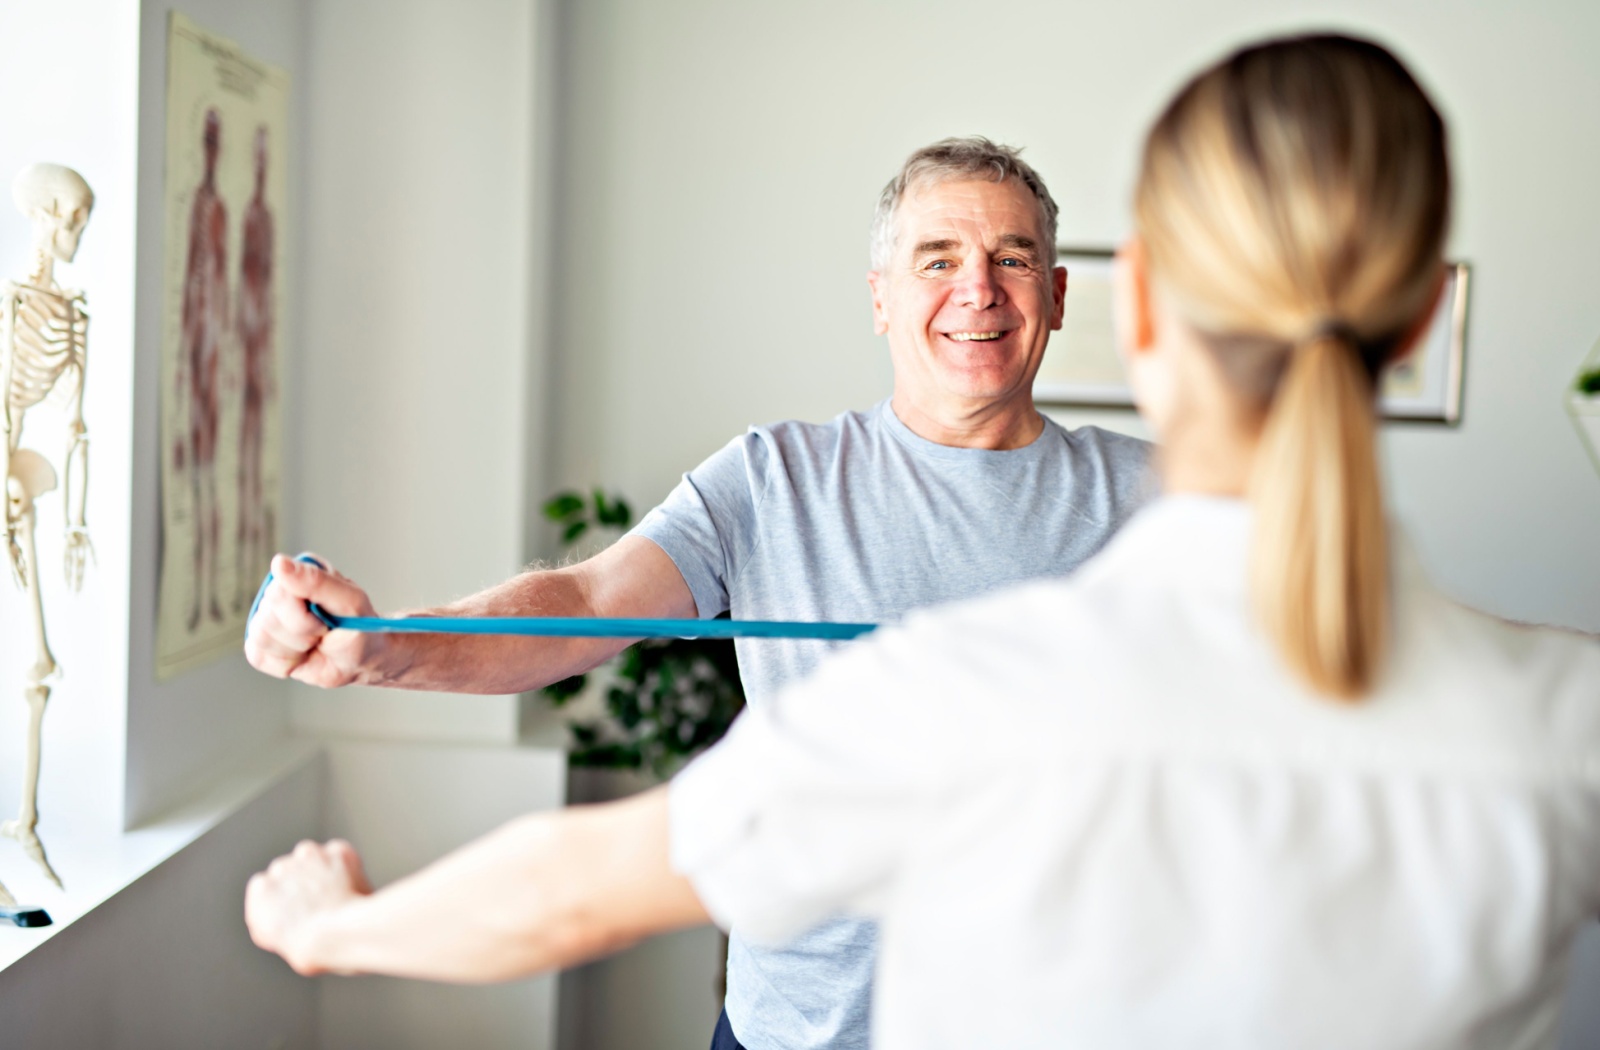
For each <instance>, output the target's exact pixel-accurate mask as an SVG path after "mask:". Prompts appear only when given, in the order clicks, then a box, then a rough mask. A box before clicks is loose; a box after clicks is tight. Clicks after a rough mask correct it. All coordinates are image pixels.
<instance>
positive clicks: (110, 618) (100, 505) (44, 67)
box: [0, 0, 138, 893]
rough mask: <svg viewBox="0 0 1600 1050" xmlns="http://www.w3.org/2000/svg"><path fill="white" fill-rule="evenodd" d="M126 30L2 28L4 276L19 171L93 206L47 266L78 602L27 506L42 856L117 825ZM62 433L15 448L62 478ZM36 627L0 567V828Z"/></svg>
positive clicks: (56, 520)
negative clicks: (73, 395) (85, 565)
mask: <svg viewBox="0 0 1600 1050" xmlns="http://www.w3.org/2000/svg"><path fill="white" fill-rule="evenodd" d="M137 26H138V13H137V11H136V10H133V9H130V8H129V7H128V5H126V4H119V3H113V2H110V0H62V2H60V3H52V4H48V5H38V4H34V5H23V4H13V5H10V6H8V7H7V8H6V11H5V17H4V19H3V28H0V49H3V50H0V54H3V60H0V98H5V99H9V100H12V104H11V105H10V106H9V107H8V108H7V109H6V111H5V113H4V116H0V185H3V187H4V190H3V192H0V279H7V280H19V281H20V280H24V279H26V277H27V270H28V266H29V263H30V261H31V253H30V251H29V248H30V245H31V241H32V231H31V228H30V225H29V223H28V222H27V220H26V219H24V218H23V217H22V215H21V214H20V213H18V212H17V211H16V210H15V208H14V207H13V206H12V202H11V193H10V185H11V180H12V178H13V177H14V176H15V175H16V173H17V172H18V171H19V170H20V169H21V168H22V167H23V166H24V165H25V164H28V163H31V162H34V161H52V162H56V163H61V164H66V165H68V166H70V167H72V168H75V169H77V171H79V172H80V173H81V174H82V175H83V177H84V178H85V179H87V180H88V182H89V185H90V186H91V187H92V188H93V190H94V191H95V198H96V199H95V210H94V214H93V217H92V219H91V220H90V223H89V226H88V228H87V230H86V231H85V232H84V236H83V240H82V243H81V246H80V248H79V252H78V258H77V261H76V262H74V263H71V264H68V265H59V264H58V266H57V270H56V276H57V280H58V281H60V282H61V283H62V284H63V285H64V286H66V287H75V288H81V289H84V290H86V291H87V293H88V297H89V298H88V307H89V312H90V316H91V325H90V332H89V335H90V346H89V353H90V365H89V383H88V386H87V387H86V395H87V396H86V404H85V408H84V415H85V418H86V420H87V421H88V425H89V436H90V440H91V446H90V448H91V466H92V470H93V473H92V475H91V478H92V481H93V486H92V488H91V490H90V493H89V505H88V510H89V526H90V534H91V537H92V538H93V541H94V544H95V551H96V564H95V565H94V566H92V567H91V569H90V571H89V573H88V576H87V579H86V580H85V582H84V588H83V591H82V592H81V593H78V594H73V593H71V592H70V591H69V590H68V588H67V587H66V585H65V583H64V582H63V579H62V573H61V569H60V566H61V532H62V528H63V526H64V524H65V521H64V509H63V502H62V497H61V493H60V491H59V490H58V491H57V492H55V493H52V494H50V495H48V496H46V497H44V498H43V499H42V500H41V501H40V503H39V507H38V520H39V533H40V537H39V539H40V550H39V562H40V565H41V566H42V567H43V570H44V571H43V572H42V573H41V575H40V582H41V586H42V589H43V593H44V606H45V620H46V624H47V626H48V629H49V632H50V643H51V647H52V649H53V650H54V651H55V655H56V660H57V662H58V663H59V664H60V665H61V667H62V669H63V670H62V677H61V678H60V679H59V680H58V681H57V682H56V683H54V692H53V695H52V697H51V700H50V705H49V707H48V709H47V713H46V716H45V720H44V732H43V740H44V765H43V769H42V771H41V782H40V798H39V802H40V812H41V814H42V820H43V823H42V824H41V834H42V835H43V836H44V838H45V842H46V844H47V846H48V844H49V843H50V841H51V839H52V836H57V841H59V835H60V834H61V833H62V831H63V830H64V829H67V828H73V827H74V825H76V828H77V829H80V830H88V827H89V826H92V828H93V832H92V833H94V834H114V833H115V832H116V831H117V830H119V829H120V827H121V821H122V812H121V806H122V770H123V761H122V749H123V725H124V723H123V713H122V710H123V709H122V700H123V694H124V690H125V686H126V681H127V667H128V664H127V654H126V652H125V647H124V645H123V639H124V638H125V637H126V636H127V633H128V492H129V489H130V488H131V486H132V481H131V467H132V464H131V457H130V455H129V447H128V446H129V435H130V434H131V432H132V404H131V399H130V397H129V394H128V391H129V389H130V387H131V385H132V376H133V371H134V353H133V313H134V298H133V267H134V226H135V204H136V202H135V196H134V185H133V176H134V155H135V134H136V130H137V129H136V119H137V111H136V102H135V98H134V90H133V89H134V84H135V78H136V76H137V69H138V54H137V52H136V50H135V48H134V44H133V42H134V40H135V37H136V33H137ZM23 100H31V101H32V102H33V104H31V105H28V104H22V103H23ZM47 100H48V105H46V101H47ZM64 422H65V420H64V419H63V417H62V414H61V413H60V412H59V411H57V410H55V408H54V406H52V405H49V404H46V405H43V406H40V407H38V408H36V409H34V410H32V411H30V412H29V414H28V417H27V420H26V428H25V430H24V439H25V444H26V445H28V446H32V447H34V448H37V449H38V450H39V451H40V452H42V453H44V454H45V455H46V456H47V457H48V458H49V459H50V460H51V462H53V463H54V464H55V465H56V467H57V469H58V472H59V470H60V467H61V457H62V453H63V451H64V450H65V448H66V440H65V431H64V429H63V426H64ZM0 560H4V559H3V556H0ZM32 630H33V628H32V615H31V611H30V610H29V609H28V606H27V604H26V602H25V599H24V596H23V592H22V591H21V590H20V589H19V588H16V587H14V586H12V580H11V571H10V568H9V566H6V567H5V568H3V569H0V639H4V641H3V642H0V814H4V815H5V816H8V817H9V816H11V815H12V814H13V813H15V812H16V809H17V804H18V801H19V799H20V796H21V788H22V762H23V754H24V740H25V735H26V732H25V731H26V728H27V724H28V722H27V719H28V715H27V705H26V704H25V703H24V702H23V699H22V684H23V680H24V675H25V672H26V670H27V668H28V666H29V665H30V664H31V663H32V662H33V656H34V650H33V645H32V637H33V635H32ZM0 847H3V848H0V880H4V881H6V882H7V883H8V884H16V885H17V886H18V889H19V891H27V892H31V887H29V886H27V884H28V882H29V881H31V876H32V865H31V863H30V862H29V861H27V860H26V859H25V858H24V857H23V856H22V853H21V851H20V850H19V849H17V847H16V845H15V844H14V843H11V842H9V841H7V842H0ZM67 876H68V877H70V873H67ZM39 884H40V885H41V886H42V885H43V883H42V880H39ZM24 887H27V889H26V890H24ZM50 892H51V893H53V892H54V891H53V890H51V891H50Z"/></svg>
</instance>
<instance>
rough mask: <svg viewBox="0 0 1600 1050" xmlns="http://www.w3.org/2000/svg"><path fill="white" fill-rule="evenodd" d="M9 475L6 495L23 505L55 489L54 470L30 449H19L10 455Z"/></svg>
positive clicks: (48, 462) (46, 461)
mask: <svg viewBox="0 0 1600 1050" xmlns="http://www.w3.org/2000/svg"><path fill="white" fill-rule="evenodd" d="M10 474H11V476H10V477H9V478H7V479H6V494H7V495H8V496H10V497H11V499H13V500H15V501H17V502H19V503H22V504H24V505H28V504H31V503H32V502H33V501H34V500H36V499H38V498H39V497H40V496H43V495H44V494H45V493H46V492H49V491H51V490H52V489H54V488H55V487H56V468H54V467H52V466H51V465H50V461H49V460H47V459H45V458H44V457H43V456H41V455H39V453H37V452H35V451H33V449H31V448H19V449H17V450H16V451H15V452H13V453H11V471H10Z"/></svg>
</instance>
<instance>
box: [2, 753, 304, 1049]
mask: <svg viewBox="0 0 1600 1050" xmlns="http://www.w3.org/2000/svg"><path fill="white" fill-rule="evenodd" d="M321 785H322V763H321V762H320V761H312V762H309V763H304V764H301V765H300V766H299V767H298V768H297V770H296V771H295V772H294V773H293V774H291V775H289V776H287V777H285V778H283V779H282V780H280V781H279V782H278V783H277V784H276V785H275V786H274V787H272V788H271V789H270V790H267V791H266V792H264V793H262V794H261V795H260V796H259V797H257V798H255V799H254V800H253V801H252V802H250V803H249V804H247V805H246V806H244V807H243V808H242V809H240V810H239V811H238V812H236V813H234V814H232V816H231V817H230V818H229V819H228V820H227V821H225V822H224V823H222V824H221V825H219V826H217V827H215V828H213V829H212V830H211V831H210V832H208V833H206V834H205V835H204V836H202V837H201V838H200V839H199V840H198V841H197V842H195V843H194V844H193V845H191V846H190V847H189V848H188V849H186V850H184V851H183V852H181V853H179V854H178V855H177V856H174V857H172V858H171V859H169V860H168V861H166V862H165V863H164V864H161V865H160V866H159V867H157V868H155V869H154V870H153V871H151V872H149V873H148V874H147V875H145V876H144V877H143V878H142V879H140V880H139V881H137V882H135V883H134V884H133V885H131V886H129V887H128V888H127V889H125V890H123V891H122V892H121V893H120V894H118V895H117V896H116V897H114V898H113V899H112V900H110V901H108V902H107V903H105V904H103V905H101V906H100V907H99V908H97V909H96V910H95V911H93V912H91V913H90V914H88V915H86V916H84V917H82V918H80V919H78V920H77V921H76V922H74V923H73V924H72V925H71V926H68V927H66V928H64V929H62V930H61V931H60V932H59V933H57V934H56V935H55V936H54V937H53V938H52V939H51V940H49V941H48V942H46V943H45V944H43V945H42V946H40V947H39V948H38V949H36V950H35V951H34V953H33V954H31V955H29V956H28V957H27V958H25V959H24V960H22V961H21V962H20V963H18V964H16V965H14V966H12V967H10V968H9V969H7V970H6V971H5V972H4V974H0V1018H3V1020H0V1033H3V1035H0V1042H3V1043H4V1045H6V1046H8V1047H27V1048H28V1050H58V1048H59V1050H86V1048H89V1047H93V1048H96V1050H189V1048H194V1050H209V1048H212V1047H230V1048H238V1050H314V1048H315V1047H317V1046H319V1045H321V1044H320V1043H319V1042H318V1040H317V1037H316V1031H315V1029H316V1020H317V1013H316V1005H317V1003H316V997H317V985H316V984H315V983H314V982H312V981H307V980H305V979H303V978H300V977H296V976H295V975H294V974H293V973H292V972H291V971H290V970H289V968H288V967H287V966H285V965H284V964H283V962H282V961H281V960H279V959H277V958H274V957H273V956H270V955H268V954H266V953H265V952H262V951H260V950H258V949H257V948H255V947H254V946H253V945H252V944H251V943H250V938H249V935H248V934H247V933H246V932H245V928H244V923H243V921H242V918H241V914H242V900H243V887H244V884H245V881H246V880H247V879H248V878H249V877H250V875H251V874H253V873H254V872H257V871H260V870H261V868H262V867H263V866H264V865H265V864H266V863H267V862H268V861H270V860H271V859H272V858H273V857H275V856H278V855H279V854H281V853H284V852H286V851H288V850H290V849H292V848H293V847H294V844H295V842H296V841H297V840H298V839H300V838H303V837H304V836H305V835H306V833H307V831H308V830H309V829H312V828H314V827H315V826H316V821H317V817H318V808H319V799H320V796H321V793H322V792H321ZM30 932H31V931H24V930H13V929H11V928H10V927H7V928H6V929H5V930H4V931H0V933H4V935H5V936H7V937H22V936H28V935H29V934H30Z"/></svg>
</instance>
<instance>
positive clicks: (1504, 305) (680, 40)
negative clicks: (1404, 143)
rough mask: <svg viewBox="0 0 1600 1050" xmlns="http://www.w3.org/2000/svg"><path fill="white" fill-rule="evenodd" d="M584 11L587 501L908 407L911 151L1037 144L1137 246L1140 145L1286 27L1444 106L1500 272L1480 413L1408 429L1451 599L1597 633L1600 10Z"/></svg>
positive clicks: (576, 177)
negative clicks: (1210, 73)
mask: <svg viewBox="0 0 1600 1050" xmlns="http://www.w3.org/2000/svg"><path fill="white" fill-rule="evenodd" d="M570 17H571V19H572V28H571V33H570V37H569V40H570V45H569V53H568V62H567V68H568V69H569V70H570V74H569V76H568V78H567V86H568V94H567V96H566V100H567V103H566V104H567V108H566V125H565V126H566V128H567V138H566V141H565V143H564V145H565V150H564V156H565V161H566V168H565V171H566V174H565V179H566V186H567V192H566V195H565V197H564V199H563V205H564V207H563V214H564V217H565V220H564V225H563V227H562V240H561V242H560V248H559V251H558V258H559V259H560V260H561V268H560V271H559V274H558V286H557V287H558V292H559V294H558V296H557V303H558V308H559V309H560V311H561V313H560V317H559V331H560V338H559V339H558V342H557V345H558V346H559V358H558V360H557V362H556V368H557V370H558V376H559V378H558V381H557V387H556V388H557V389H558V390H559V391H560V397H559V399H557V401H556V402H555V404H554V406H553V407H554V411H555V413H556V421H557V426H558V433H559V435H560V443H559V457H558V461H557V471H558V474H559V477H560V480H562V481H566V482H580V483H581V482H603V483H606V484H609V485H615V486H618V487H621V488H622V489H624V490H625V491H626V492H628V493H629V494H630V495H631V496H633V497H634V498H635V499H636V500H637V501H638V502H639V503H641V504H644V505H648V504H650V503H651V502H653V501H655V500H657V499H659V498H660V497H661V496H662V495H664V494H665V492H666V491H667V489H668V488H669V486H670V485H671V484H672V482H673V481H674V479H675V477H676V475H677V474H678V473H679V472H681V471H682V470H684V469H686V468H688V467H689V466H692V465H693V464H694V463H695V462H697V461H698V460H699V459H700V458H701V457H703V456H705V455H706V454H708V453H709V452H711V451H713V450H714V449H716V448H717V447H719V446H720V445H721V444H722V443H723V442H725V441H726V440H728V438H730V437H732V436H733V435H734V434H735V433H737V432H738V431H739V430H741V429H742V428H743V427H744V426H745V425H746V424H748V423H751V422H758V421H764V420H769V419H775V418H782V417H788V416H799V417H803V418H813V419H822V418H827V417H830V416H832V415H833V414H834V413H836V412H838V411H840V410H842V409H845V408H851V407H861V406H864V405H867V404H870V403H871V402H873V401H875V400H877V399H878V398H880V397H882V396H883V395H884V394H885V393H886V392H887V390H888V383H889V372H888V366H887V363H886V360H885V358H886V354H885V351H884V348H883V345H882V343H881V341H880V340H878V339H877V338H876V337H874V336H873V335H872V334H871V329H870V317H869V312H868V300H867V292H866V287H865V283H864V281H863V279H862V275H863V274H864V272H865V270H866V268H867V262H866V229H867V224H868V221H869V219H870V216H871V209H872V204H873V201H874V200H875V197H876V194H877V192H878V190H879V189H880V188H881V186H882V185H883V183H884V182H885V181H886V180H887V179H888V178H889V176H890V175H892V174H893V172H894V171H895V169H896V167H897V166H898V164H899V162H900V161H901V160H902V159H903V157H904V156H905V154H906V153H908V152H909V151H910V150H911V149H913V148H915V147H916V146H918V145H921V144H923V143H926V142H928V141H930V140H932V139H934V138H937V137H940V136H944V135H949V134H963V133H969V132H981V133H985V134H989V135H991V136H993V137H996V138H999V139H1001V140H1003V141H1008V142H1013V143H1017V144H1021V145H1024V146H1026V147H1027V151H1028V152H1027V155H1028V157H1029V158H1030V159H1031V160H1032V161H1034V162H1035V163H1036V164H1037V165H1038V166H1039V167H1040V168H1041V170H1042V171H1043V172H1044V174H1045V177H1046V178H1047V179H1048V180H1049V182H1050V184H1051V188H1052V190H1053V191H1054V193H1055V196H1056V197H1057V199H1058V201H1059V202H1060V204H1061V207H1062V222H1061V230H1062V237H1063V239H1064V240H1070V241H1074V242H1080V243H1106V244H1109V243H1113V242H1114V241H1115V240H1116V239H1118V238H1119V237H1120V236H1122V235H1123V234H1124V233H1125V232H1126V231H1127V229H1128V218H1127V215H1128V210H1127V197H1128V192H1129V187H1130V185H1131V180H1132V176H1133V171H1134V164H1135V160H1136V150H1137V144H1138V140H1139V137H1140V135H1141V133H1142V131H1143V129H1144V127H1145V125H1146V123H1147V122H1148V121H1149V120H1150V119H1151V117H1152V116H1153V115H1154V112H1155V110H1156V109H1157V107H1158V106H1159V104H1160V103H1161V102H1162V101H1163V100H1164V99H1165V97H1166V96H1167V95H1168V94H1169V93H1170V92H1171V91H1172V90H1173V89H1174V88H1175V87H1176V86H1177V84H1178V83H1179V82H1180V81H1181V80H1182V78H1184V77H1185V76H1187V75H1188V74H1189V73H1190V72H1192V71H1193V70H1195V69H1196V68H1197V67H1198V66H1199V65H1200V64H1201V63H1203V62H1205V61H1208V60H1210V59H1212V58H1214V57H1217V56H1218V55H1220V54H1221V53H1222V52H1223V51H1224V50H1225V49H1226V48H1228V47H1230V46H1233V45H1235V44H1237V43H1240V42H1242V41H1244V40H1246V39H1248V38H1252V37H1256V36H1260V35H1262V34H1263V33H1267V32H1270V31H1275V30H1281V29H1287V28H1291V27H1292V28H1305V27H1321V26H1337V27H1348V28H1355V29H1358V30H1362V31H1370V32H1374V33H1377V34H1378V35H1379V36H1381V37H1382V38H1383V39H1384V40H1386V41H1388V42H1389V43H1390V44H1391V45H1393V46H1394V47H1395V48H1396V49H1397V50H1398V51H1399V52H1400V53H1401V54H1402V55H1403V56H1404V57H1406V58H1407V59H1408V60H1409V61H1410V62H1411V63H1412V64H1413V65H1414V67H1415V69H1416V70H1417V72H1418V73H1419V74H1420V76H1421V77H1422V78H1423V80H1424V81H1425V82H1426V83H1427V84H1428V85H1429V86H1430V88H1431V89H1432V90H1433V91H1434V92H1435V93H1436V95H1437V97H1438V99H1439V101H1440V103H1441V107H1442V108H1443V109H1444V111H1445V112H1446V114H1447V116H1448V118H1449V120H1450V122H1451V127H1452V131H1453V134H1454V147H1455V161H1456V170H1457V173H1458V176H1459V186H1460V192H1459V195H1458V204H1459V208H1458V215H1459V217H1458V220H1457V222H1456V228H1455V236H1454V239H1453V243H1452V251H1453V253H1454V254H1455V255H1457V256H1459V257H1461V258H1464V259H1467V260H1469V261H1471V262H1472V263H1473V264H1474V266H1475V272H1474V277H1473V283H1474V289H1473V302H1472V309H1471V317H1470V334H1469V347H1468V363H1467V388H1466V406H1465V418H1464V422H1463V423H1462V425H1461V426H1460V427H1459V428H1457V429H1453V430H1452V429H1431V428H1418V427H1411V428H1405V429H1399V428H1396V429H1394V430H1392V431H1391V433H1390V438H1389V451H1390V455H1391V458H1392V464H1393V474H1394V480H1395V485H1394V494H1395V501H1396V503H1397V505H1398V506H1399V508H1400V510H1401V511H1402V512H1403V513H1404V514H1405V516H1406V517H1407V518H1408V519H1409V520H1410V521H1411V522H1412V523H1413V527H1414V528H1415V530H1416V532H1417V533H1418V539H1419V541H1420V543H1421V545H1422V546H1423V548H1424V550H1425V551H1426V552H1427V554H1428V560H1429V562H1430V564H1431V565H1432V567H1433V569H1434V571H1435V573H1436V574H1437V575H1438V577H1439V578H1440V579H1441V580H1442V582H1444V583H1445V584H1446V585H1448V586H1449V587H1450V588H1451V589H1453V590H1454V591H1456V592H1459V593H1460V594H1462V595H1464V596H1465V597H1467V598H1469V599H1471V600H1473V601H1476V602H1479V603H1481V604H1483V605H1486V606H1488V607H1490V608H1492V609H1494V610H1496V611H1499V612H1502V613H1505V614H1509V615H1513V616H1518V617H1523V618H1529V619H1538V620H1554V621H1557V622H1561V623H1566V624H1572V625H1578V626H1584V627H1588V628H1590V629H1600V548H1597V547H1596V545H1595V543H1594V541H1593V536H1594V529H1595V523H1596V521H1597V520H1600V479H1597V478H1596V477H1595V472H1594V469H1593V467H1592V466H1591V465H1590V464H1589V463H1588V462H1587V460H1586V458H1585V456H1584V452H1583V449H1582V447H1581V446H1580V445H1579V443H1578V440H1577V438H1576V436H1575V434H1574V433H1573V429H1572V426H1571V424H1570V423H1569V422H1568V420H1567V418H1566V416H1565V414H1564V413H1563V411H1562V408H1561V403H1562V402H1561V399H1562V394H1563V390H1564V388H1565V386H1566V384H1567V382H1568V381H1569V380H1570V379H1571V377H1572V375H1573V373H1574V372H1575V371H1576V369H1577V366H1578V363H1579V361H1580V360H1581V359H1582V357H1583V356H1584V355H1585V353H1587V351H1588V350H1589V348H1590V346H1592V345H1593V344H1594V342H1595V340H1596V338H1600V300H1596V298H1595V296H1594V295H1593V289H1594V288H1595V287H1597V286H1600V252H1597V251H1596V250H1595V245H1596V243H1597V239H1600V194H1596V193H1595V192H1594V187H1595V186H1597V185H1600V137H1597V136H1596V135H1595V134H1594V114H1595V113H1596V112H1600V65H1597V64H1596V62H1595V61H1594V54H1595V51H1594V43H1595V41H1596V40H1597V39H1600V8H1597V7H1596V6H1595V5H1593V4H1591V3H1585V2H1580V0H1542V2H1531V3H1526V4H1518V5H1516V6H1515V7H1512V6H1509V5H1481V4H1480V5H1455V6H1452V7H1450V8H1449V9H1448V11H1446V10H1445V9H1442V8H1441V7H1439V5H1437V4H1432V3H1422V2H1415V0H1398V2H1396V0H1348V2H1343V3H1339V4H1337V5H1334V4H1328V3H1322V4H1304V3H1291V4H1285V3H1281V2H1271V3H1269V2H1266V0H1226V2H1220V3H1210V4H1203V5H1194V4H1178V3H1170V2H1151V0H1134V2H1129V3H1122V4H1098V5H1090V4H1061V3H1056V2H1051V0H1017V2H1016V3H1011V4H1007V5H1004V7H1002V8H994V7H989V8H982V9H976V8H974V7H972V5H970V4H964V3H956V2H953V0H937V2H918V3H912V2H910V0H902V2H892V3H891V2H884V3H874V4H859V3H851V2H848V0H821V2H818V3H812V4H806V5H802V6H795V5H779V6H773V5H762V4H744V3H737V2H734V0H720V2H718V0H687V2H682V3H674V4H670V5H669V4H657V3H652V2H650V0H584V2H583V3H578V4H574V5H572V7H571V16H570ZM618 261H620V262H621V270H620V272H617V271H616V270H615V268H614V267H615V264H616V263H617V262H618Z"/></svg>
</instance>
